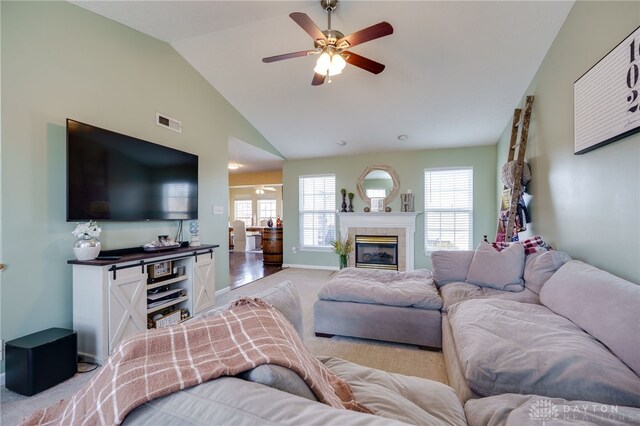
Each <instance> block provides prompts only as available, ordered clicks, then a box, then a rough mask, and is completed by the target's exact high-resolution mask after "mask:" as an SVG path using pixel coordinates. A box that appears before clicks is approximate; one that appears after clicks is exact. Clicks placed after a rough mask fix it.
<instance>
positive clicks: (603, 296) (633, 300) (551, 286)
mask: <svg viewBox="0 0 640 426" xmlns="http://www.w3.org/2000/svg"><path fill="white" fill-rule="evenodd" d="M540 301H541V302H542V303H543V304H544V305H545V306H547V307H548V308H549V309H551V310H552V311H554V312H556V313H557V314H560V315H562V316H564V317H566V318H568V319H570V320H571V321H573V322H574V323H575V324H576V325H578V326H579V327H581V328H582V329H583V330H585V331H586V332H587V333H589V334H591V335H592V336H594V337H595V338H596V339H598V340H600V341H601V342H602V343H604V344H605V345H606V346H607V347H608V348H609V349H610V350H611V352H613V353H614V354H616V356H617V357H618V358H620V359H621V360H622V361H624V362H625V363H626V364H627V365H628V366H629V367H631V369H632V370H633V371H635V372H636V374H637V375H640V320H639V315H640V314H639V312H640V311H639V307H640V285H637V284H633V283H631V282H629V281H626V280H623V279H622V278H619V277H616V276H615V275H612V274H610V273H608V272H605V271H603V270H601V269H598V268H596V267H594V266H591V265H588V264H586V263H583V262H580V261H578V260H571V261H569V262H567V263H565V264H564V265H563V266H562V267H561V268H560V269H558V271H557V272H556V273H555V274H553V276H551V278H549V280H548V281H547V282H546V284H545V285H544V287H542V291H541V292H540ZM638 399H640V397H639V398H638Z"/></svg>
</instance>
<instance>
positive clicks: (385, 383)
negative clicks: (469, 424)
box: [320, 357, 466, 426]
mask: <svg viewBox="0 0 640 426" xmlns="http://www.w3.org/2000/svg"><path fill="white" fill-rule="evenodd" d="M320 361H321V362H322V363H323V364H324V365H325V366H326V367H328V368H329V369H330V370H331V371H332V372H333V373H335V374H336V375H337V376H338V377H340V378H342V379H344V380H346V381H347V382H348V383H349V385H350V386H351V389H352V390H353V393H354V395H355V396H356V400H357V401H358V402H360V403H362V404H364V405H365V406H366V407H367V408H369V409H370V410H372V411H373V412H374V413H375V414H378V415H382V416H385V417H388V418H390V419H394V420H399V421H401V422H404V423H406V424H411V425H430V426H436V425H443V426H444V425H447V426H453V425H466V421H465V418H464V409H463V408H462V405H461V404H460V400H459V399H458V396H457V395H456V393H455V391H454V390H453V389H451V388H450V387H449V386H447V385H445V384H443V383H440V382H436V381H433V380H427V379H423V378H420V377H410V376H404V375H402V374H395V373H388V372H386V371H381V370H376V369H373V368H368V367H363V366H361V365H358V364H354V363H351V362H348V361H344V360H342V359H338V358H332V357H326V358H324V357H321V358H320ZM331 424H338V423H337V422H331Z"/></svg>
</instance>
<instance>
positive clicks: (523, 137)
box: [498, 96, 533, 242]
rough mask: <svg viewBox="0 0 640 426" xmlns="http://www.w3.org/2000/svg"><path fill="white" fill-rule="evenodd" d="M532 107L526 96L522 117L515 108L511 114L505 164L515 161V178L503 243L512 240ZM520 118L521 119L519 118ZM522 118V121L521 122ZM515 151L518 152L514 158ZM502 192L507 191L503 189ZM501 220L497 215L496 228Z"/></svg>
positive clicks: (529, 97) (531, 98)
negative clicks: (509, 137) (509, 136)
mask: <svg viewBox="0 0 640 426" xmlns="http://www.w3.org/2000/svg"><path fill="white" fill-rule="evenodd" d="M532 106H533V96H527V99H526V101H525V106H524V115H522V110H521V109H520V108H516V109H515V111H514V112H513V123H512V125H511V140H510V142H509V154H508V157H507V162H511V161H513V160H514V159H516V168H515V176H514V179H513V187H512V188H511V193H510V194H509V197H508V200H509V206H508V207H509V210H508V213H507V224H506V226H505V234H506V235H505V241H506V242H510V241H511V239H512V238H513V230H514V227H515V220H516V213H517V210H518V200H519V199H520V196H521V195H522V189H523V188H522V184H521V182H522V170H523V168H524V154H525V151H526V150H527V138H528V136H529V121H530V120H531V108H532ZM521 116H522V117H521ZM521 118H522V120H521ZM518 131H519V132H520V143H516V141H517V140H518ZM516 149H517V151H518V154H517V157H516ZM504 190H505V191H506V190H508V188H507V187H504ZM500 222H501V218H500V215H498V226H500Z"/></svg>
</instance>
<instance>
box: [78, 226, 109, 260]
mask: <svg viewBox="0 0 640 426" xmlns="http://www.w3.org/2000/svg"><path fill="white" fill-rule="evenodd" d="M100 232H102V229H101V228H100V227H99V226H98V224H97V223H96V222H94V221H92V220H90V221H89V222H86V223H79V224H78V225H77V226H76V229H74V230H73V232H72V234H73V235H75V236H76V237H77V238H78V239H77V240H76V241H75V242H74V243H73V254H74V255H75V256H76V259H78V260H93V259H95V258H96V257H97V256H98V254H100V248H101V244H100V241H99V240H98V237H99V236H100Z"/></svg>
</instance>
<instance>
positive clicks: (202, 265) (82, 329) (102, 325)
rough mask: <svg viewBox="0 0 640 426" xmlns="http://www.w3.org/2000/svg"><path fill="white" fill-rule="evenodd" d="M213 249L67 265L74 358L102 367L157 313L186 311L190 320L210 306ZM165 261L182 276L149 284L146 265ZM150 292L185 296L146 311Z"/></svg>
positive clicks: (212, 301) (212, 299)
mask: <svg viewBox="0 0 640 426" xmlns="http://www.w3.org/2000/svg"><path fill="white" fill-rule="evenodd" d="M216 247H219V246H218V245H202V246H199V247H183V248H177V249H173V250H170V251H163V252H154V253H146V252H137V253H130V254H124V255H122V257H120V258H119V259H117V260H98V259H96V260H89V261H79V260H70V261H68V263H69V264H71V265H72V267H73V329H74V330H75V331H76V332H77V333H78V355H79V356H80V357H82V358H83V359H86V360H88V361H90V362H96V363H98V364H103V363H104V362H105V360H106V359H107V357H108V356H109V354H111V352H112V351H113V349H114V348H115V347H116V346H117V345H118V344H119V343H120V342H121V341H122V340H123V339H125V338H127V337H130V336H132V335H134V334H137V333H140V332H146V331H147V324H148V322H149V319H150V318H152V317H153V316H154V315H156V314H157V313H164V312H169V311H176V310H181V309H186V310H188V312H189V314H190V316H193V315H196V314H198V313H200V312H202V311H204V310H206V309H209V308H211V307H213V306H214V304H215V292H216V282H215V254H214V249H215V248H216ZM167 261H171V262H172V264H171V267H172V272H173V271H174V270H178V269H180V270H182V269H183V268H184V273H183V274H182V275H178V274H174V273H172V274H169V275H166V276H163V277H161V278H157V279H156V280H151V279H150V278H149V274H148V267H149V265H151V267H153V265H155V264H160V263H163V262H167ZM177 267H183V268H177ZM154 289H159V290H172V289H180V290H182V291H181V293H183V294H184V295H182V296H180V297H177V298H175V299H171V300H167V301H166V302H163V303H161V304H159V305H156V306H153V307H148V306H147V291H149V290H154ZM151 324H153V321H151Z"/></svg>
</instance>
